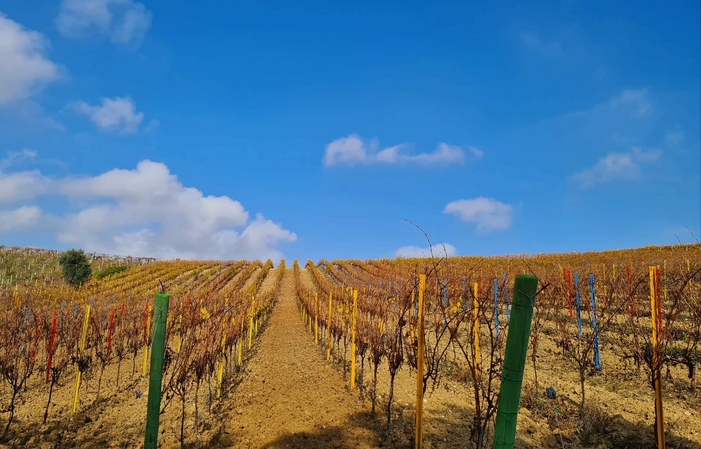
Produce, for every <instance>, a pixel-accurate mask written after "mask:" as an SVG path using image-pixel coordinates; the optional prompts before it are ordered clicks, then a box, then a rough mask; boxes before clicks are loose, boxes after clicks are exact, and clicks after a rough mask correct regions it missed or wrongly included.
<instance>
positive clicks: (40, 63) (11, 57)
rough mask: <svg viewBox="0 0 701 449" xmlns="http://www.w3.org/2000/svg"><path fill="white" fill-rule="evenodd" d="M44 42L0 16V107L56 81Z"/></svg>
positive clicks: (36, 34) (27, 96)
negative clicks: (0, 67) (0, 62)
mask: <svg viewBox="0 0 701 449" xmlns="http://www.w3.org/2000/svg"><path fill="white" fill-rule="evenodd" d="M47 47H48V43H47V41H46V40H45V39H44V37H43V36H42V35H41V34H40V33H38V32H36V31H32V30H27V29H26V28H24V27H23V26H22V25H20V24H19V23H17V22H14V21H12V20H11V19H9V18H8V17H7V16H5V15H3V14H2V13H0V61H2V69H1V70H0V106H4V105H7V104H9V103H12V102H15V101H18V100H25V99H27V98H29V97H30V96H31V95H32V94H35V93H37V92H39V91H41V89H42V88H44V87H45V86H46V85H47V84H49V83H50V82H52V81H55V80H57V79H58V78H59V74H60V73H59V72H60V70H59V67H58V66H57V65H56V64H54V63H53V62H51V61H49V60H48V59H47V57H46V54H45V53H46V49H47Z"/></svg>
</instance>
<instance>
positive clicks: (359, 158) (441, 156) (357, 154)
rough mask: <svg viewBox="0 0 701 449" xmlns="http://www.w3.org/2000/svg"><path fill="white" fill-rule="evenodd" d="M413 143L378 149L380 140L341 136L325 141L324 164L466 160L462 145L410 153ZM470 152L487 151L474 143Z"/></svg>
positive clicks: (478, 154) (477, 154) (475, 155)
mask: <svg viewBox="0 0 701 449" xmlns="http://www.w3.org/2000/svg"><path fill="white" fill-rule="evenodd" d="M410 149H411V148H410V145H407V144H400V145H395V146H391V147H387V148H384V149H382V150H380V149H379V145H378V143H377V141H370V142H368V143H366V142H364V141H363V139H361V138H360V137H359V136H358V135H356V134H351V135H349V136H348V137H342V138H340V139H337V140H334V141H333V142H331V143H329V144H328V145H326V151H325V152H324V165H325V166H326V167H334V166H339V165H348V166H354V165H362V164H387V165H391V164H419V165H447V164H462V163H463V162H464V161H465V152H464V151H463V150H462V148H460V147H457V146H453V145H448V144H447V143H440V144H439V145H438V148H436V150H435V151H432V152H430V153H418V154H411V153H410V151H409V150H410ZM468 149H469V152H470V156H471V157H472V158H474V159H481V158H482V156H483V155H484V153H483V152H482V151H481V150H479V149H478V148H475V147H469V148H468Z"/></svg>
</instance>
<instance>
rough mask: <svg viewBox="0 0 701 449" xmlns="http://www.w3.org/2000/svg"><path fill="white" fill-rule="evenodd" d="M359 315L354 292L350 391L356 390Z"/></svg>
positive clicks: (354, 292)
mask: <svg viewBox="0 0 701 449" xmlns="http://www.w3.org/2000/svg"><path fill="white" fill-rule="evenodd" d="M357 315H358V290H353V324H352V328H351V378H350V389H351V391H353V390H355V359H356V352H357V351H356V348H357V345H356V341H355V339H356V325H357V323H358V321H357Z"/></svg>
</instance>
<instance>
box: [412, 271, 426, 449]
mask: <svg viewBox="0 0 701 449" xmlns="http://www.w3.org/2000/svg"><path fill="white" fill-rule="evenodd" d="M425 290H426V275H425V274H420V275H419V306H418V310H417V319H416V338H417V342H418V350H417V354H416V429H415V435H414V441H415V443H414V448H415V449H421V447H422V445H423V434H424V429H423V412H424V291H425ZM412 302H413V301H412Z"/></svg>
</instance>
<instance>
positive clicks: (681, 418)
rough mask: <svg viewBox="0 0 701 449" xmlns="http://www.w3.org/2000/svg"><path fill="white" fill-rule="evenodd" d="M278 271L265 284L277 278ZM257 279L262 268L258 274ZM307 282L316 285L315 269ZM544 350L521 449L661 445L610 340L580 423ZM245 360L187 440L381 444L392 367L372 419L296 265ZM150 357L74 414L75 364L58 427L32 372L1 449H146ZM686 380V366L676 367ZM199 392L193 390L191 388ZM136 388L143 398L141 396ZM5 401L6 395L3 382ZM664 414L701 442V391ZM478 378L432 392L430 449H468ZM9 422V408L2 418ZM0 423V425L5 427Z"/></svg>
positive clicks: (410, 397)
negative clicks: (315, 321)
mask: <svg viewBox="0 0 701 449" xmlns="http://www.w3.org/2000/svg"><path fill="white" fill-rule="evenodd" d="M275 273H276V270H275V271H273V270H271V271H270V273H269V274H268V276H267V277H266V280H265V281H264V284H263V289H266V288H271V287H272V285H273V284H274V277H275V276H276V274H275ZM252 277H254V276H252ZM301 279H302V282H305V283H306V284H310V283H311V278H310V276H309V273H308V272H307V270H301ZM542 341H543V343H542V350H541V351H540V352H539V378H540V383H541V387H540V389H541V390H544V388H545V386H553V387H555V389H556V390H557V391H558V399H557V400H555V401H549V400H546V399H542V396H543V394H542V392H540V394H539V395H538V396H539V398H534V394H533V392H532V380H533V371H532V368H531V367H530V361H529V362H528V364H527V367H526V378H525V382H524V390H523V398H522V408H521V411H520V414H519V421H518V435H517V439H518V440H517V447H519V448H537V447H552V448H560V447H567V448H571V447H574V448H617V447H625V448H631V449H632V448H647V447H654V442H653V441H652V435H653V433H652V428H651V425H652V421H653V417H652V414H653V402H652V395H651V392H650V390H649V388H648V387H647V385H646V384H645V383H644V382H642V381H641V379H640V378H630V377H629V376H628V377H626V376H624V375H623V372H621V374H620V375H617V374H616V370H617V368H616V367H617V365H618V364H620V361H619V360H618V359H617V356H616V354H615V352H614V350H613V347H612V346H610V345H604V344H602V363H603V364H604V369H605V370H606V373H607V374H606V376H605V377H604V376H593V377H591V378H590V379H588V380H587V396H588V398H590V400H589V402H590V403H591V404H592V407H591V408H590V411H589V412H588V414H587V416H586V419H587V420H588V421H587V422H586V423H584V424H583V423H582V422H574V421H573V416H574V415H575V414H576V402H577V395H578V381H577V379H576V371H574V370H573V367H572V366H569V365H568V364H566V363H564V362H563V361H562V360H561V357H559V356H558V355H557V351H558V350H557V348H556V347H555V345H554V342H553V341H550V340H549V339H545V338H543V340H542ZM246 358H247V361H245V363H244V366H243V367H242V368H236V367H231V368H230V369H229V370H228V371H227V372H228V377H229V378H230V379H231V381H230V383H229V385H228V394H227V395H226V397H225V398H224V399H223V400H221V401H217V400H216V399H213V400H212V401H210V400H209V385H203V386H202V387H201V389H200V392H199V397H198V401H199V412H200V423H201V426H200V428H199V429H198V431H195V426H194V391H191V392H190V394H189V395H188V399H187V402H186V404H185V409H186V420H185V441H186V442H187V443H188V444H187V445H186V447H192V448H194V447H199V448H203V447H217V448H344V449H345V448H361V449H364V448H376V447H380V437H381V435H382V428H383V424H384V407H385V405H386V399H387V395H388V386H389V376H388V374H387V368H386V366H384V365H382V366H380V369H379V371H378V386H377V388H378V417H375V418H372V417H371V416H370V404H369V400H368V399H367V394H366V395H365V396H366V398H365V399H363V400H360V399H358V397H359V391H355V392H351V391H349V390H348V382H347V379H344V377H346V375H345V374H343V373H342V371H343V370H342V369H341V368H340V366H339V365H337V364H335V363H332V362H327V361H326V360H325V351H324V349H323V348H322V347H321V346H317V345H315V343H314V333H313V332H310V331H309V330H308V328H305V324H304V323H303V321H302V318H301V314H300V312H299V309H298V307H297V297H296V293H295V283H294V275H293V271H292V270H286V272H285V275H284V278H283V280H282V287H281V292H280V296H279V298H278V304H277V306H276V307H275V309H274V311H273V312H272V314H271V316H270V317H269V321H268V323H267V324H266V326H265V327H264V329H263V333H262V334H260V335H259V337H258V338H257V340H256V343H255V345H254V349H253V351H251V352H247V353H246ZM141 363H142V355H138V356H137V357H136V373H135V375H134V376H133V377H132V376H131V370H132V363H131V357H128V358H127V359H125V360H124V362H123V363H122V365H121V380H120V386H119V388H117V387H116V364H112V365H110V366H108V367H107V369H106V371H105V374H104V377H103V380H102V397H100V398H98V397H97V395H96V386H97V379H96V378H95V377H94V376H93V378H90V379H87V380H86V383H84V384H83V386H82V387H81V406H80V410H79V412H78V413H76V414H73V413H72V412H71V410H70V404H71V397H72V393H73V380H74V372H73V371H72V370H71V371H68V372H67V373H66V376H65V378H64V380H63V382H62V384H61V385H60V386H59V387H57V388H56V389H55V391H54V397H53V400H52V406H51V411H50V416H49V420H48V423H47V424H45V425H42V424H40V423H41V418H42V416H43V411H44V406H45V404H46V400H47V393H48V387H46V385H45V384H44V383H43V382H41V381H40V380H39V379H37V378H36V377H34V378H33V379H32V383H31V384H30V385H29V388H28V390H27V392H26V393H24V394H23V397H22V403H21V404H20V405H19V406H18V413H17V422H16V423H14V424H13V428H12V430H11V434H10V438H9V439H8V440H9V441H8V442H7V444H4V445H3V444H0V449H5V448H11V447H12V448H14V447H28V448H41V449H53V448H98V447H114V448H137V447H143V432H144V421H145V415H146V401H147V397H146V392H147V389H148V381H147V379H146V378H144V377H142V376H140V371H141ZM673 374H674V377H675V378H677V377H681V376H680V375H679V374H681V373H673ZM370 377H371V373H370V369H369V365H368V364H366V366H365V373H364V376H363V378H364V386H365V388H366V390H367V389H369V388H370ZM415 382H416V381H415V373H413V372H411V371H409V370H407V369H402V370H401V371H400V372H399V374H398V376H397V379H396V385H395V392H394V394H395V400H394V406H393V412H392V420H393V425H392V429H393V430H392V432H391V433H390V434H389V437H388V439H387V441H386V444H385V447H392V448H410V447H413V443H412V438H413V426H414V397H415V388H416V383H415ZM193 390H194V389H193ZM137 392H143V396H141V397H140V398H137ZM0 395H1V396H0V403H3V404H4V402H5V399H6V396H7V391H6V390H0ZM665 396H666V398H665V399H666V401H667V402H666V406H667V408H666V410H665V413H666V415H665V417H666V420H667V422H668V427H669V433H670V438H669V440H668V447H670V448H672V447H674V448H701V416H700V413H699V407H700V406H701V401H700V399H699V396H698V395H697V394H694V393H690V392H689V390H688V389H687V388H686V386H685V385H684V384H683V383H681V382H679V383H677V382H667V383H666V391H665ZM472 402H473V401H472V398H471V390H470V386H469V385H465V384H464V383H459V382H456V381H454V380H453V379H451V378H446V379H444V381H443V382H442V383H441V385H440V386H439V387H438V388H436V389H435V390H434V391H432V392H431V394H429V395H428V396H427V397H426V399H425V437H424V447H425V448H427V449H428V448H430V449H437V448H465V447H472V446H471V444H470V443H469V442H468V437H469V434H470V423H471V417H472V414H473V410H472V406H471V404H472ZM180 413H181V403H180V402H179V400H178V399H175V400H174V401H173V402H172V403H171V404H170V405H169V406H168V408H167V410H166V412H165V413H164V414H163V415H162V416H161V434H160V435H159V442H160V443H161V444H162V447H164V448H169V449H174V448H177V447H179V446H180V443H179V437H180V418H181V415H180ZM0 416H2V417H3V419H4V418H5V417H6V416H7V414H2V415H0ZM0 430H1V429H0Z"/></svg>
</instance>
